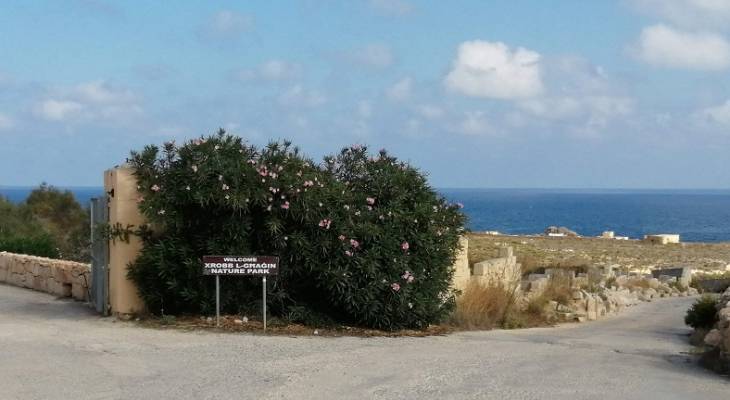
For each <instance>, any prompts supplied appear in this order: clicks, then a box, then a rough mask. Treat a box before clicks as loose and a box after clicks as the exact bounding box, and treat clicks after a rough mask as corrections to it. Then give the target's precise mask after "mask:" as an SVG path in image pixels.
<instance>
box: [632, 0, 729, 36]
mask: <svg viewBox="0 0 730 400" xmlns="http://www.w3.org/2000/svg"><path fill="white" fill-rule="evenodd" d="M627 1H628V3H630V4H631V5H633V6H634V7H635V8H636V9H638V10H640V11H642V12H644V13H646V14H649V15H653V16H657V17H660V18H662V19H665V20H668V21H670V22H672V23H674V24H677V25H679V26H683V27H685V28H690V29H710V28H711V29H715V28H717V29H725V30H727V29H728V24H730V1H727V0H627Z"/></svg>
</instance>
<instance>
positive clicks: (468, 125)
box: [458, 111, 494, 136]
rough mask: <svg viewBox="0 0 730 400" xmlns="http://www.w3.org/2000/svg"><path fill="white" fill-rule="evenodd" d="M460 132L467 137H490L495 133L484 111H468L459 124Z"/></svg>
mask: <svg viewBox="0 0 730 400" xmlns="http://www.w3.org/2000/svg"><path fill="white" fill-rule="evenodd" d="M458 131H459V132H460V133H463V134H465V135H473V136H477V135H488V134H491V133H493V132H494V130H493V129H492V126H491V124H490V123H489V121H488V120H487V116H486V114H485V113H484V111H467V112H465V113H464V118H463V119H462V120H461V122H460V124H459V128H458Z"/></svg>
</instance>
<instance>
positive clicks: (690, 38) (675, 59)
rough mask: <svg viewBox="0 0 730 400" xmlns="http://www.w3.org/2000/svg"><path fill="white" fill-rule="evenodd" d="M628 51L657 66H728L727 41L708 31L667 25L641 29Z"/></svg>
mask: <svg viewBox="0 0 730 400" xmlns="http://www.w3.org/2000/svg"><path fill="white" fill-rule="evenodd" d="M632 51H633V52H635V54H636V56H637V57H638V58H639V59H641V60H642V61H644V62H646V63H648V64H651V65H654V66H659V67H669V68H682V69H693V70H708V71H710V70H722V69H726V68H728V67H730V43H728V42H727V41H726V40H725V38H723V37H722V36H720V35H717V34H714V33H710V32H686V31H681V30H678V29H674V28H671V27H669V26H667V25H662V24H659V25H653V26H649V27H646V28H644V30H643V31H642V32H641V35H640V36H639V39H638V41H637V43H636V44H635V45H634V46H633V48H632Z"/></svg>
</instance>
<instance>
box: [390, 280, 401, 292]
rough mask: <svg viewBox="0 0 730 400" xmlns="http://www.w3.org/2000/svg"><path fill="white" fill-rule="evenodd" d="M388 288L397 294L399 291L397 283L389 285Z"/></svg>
mask: <svg viewBox="0 0 730 400" xmlns="http://www.w3.org/2000/svg"><path fill="white" fill-rule="evenodd" d="M390 288H391V289H393V291H394V292H397V291H399V290H400V285H399V284H398V283H397V282H393V283H391V284H390Z"/></svg>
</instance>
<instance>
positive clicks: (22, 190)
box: [0, 186, 104, 207]
mask: <svg viewBox="0 0 730 400" xmlns="http://www.w3.org/2000/svg"><path fill="white" fill-rule="evenodd" d="M33 189H35V187H22V186H0V196H3V197H5V198H7V199H8V200H10V201H11V202H13V203H20V202H22V201H23V200H25V199H26V198H27V197H28V195H29V194H30V192H31V191H32V190H33ZM58 189H60V190H70V191H71V192H72V193H73V194H74V197H76V201H78V202H79V203H81V204H82V205H84V206H87V207H88V205H89V201H90V200H91V198H92V197H98V196H101V195H102V194H103V193H104V188H102V187H58Z"/></svg>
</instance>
